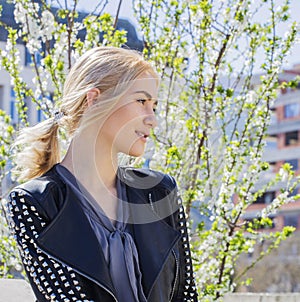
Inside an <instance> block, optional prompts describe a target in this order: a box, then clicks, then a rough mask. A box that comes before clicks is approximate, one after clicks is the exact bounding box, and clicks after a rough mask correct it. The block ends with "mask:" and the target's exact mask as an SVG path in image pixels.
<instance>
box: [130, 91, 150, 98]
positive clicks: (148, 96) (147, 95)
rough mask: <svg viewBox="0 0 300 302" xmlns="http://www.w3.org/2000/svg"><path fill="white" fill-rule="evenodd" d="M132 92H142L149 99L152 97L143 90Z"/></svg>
mask: <svg viewBox="0 0 300 302" xmlns="http://www.w3.org/2000/svg"><path fill="white" fill-rule="evenodd" d="M134 93H143V94H144V95H145V96H146V97H147V98H148V99H150V100H151V99H152V95H151V94H150V93H149V92H147V91H145V90H139V91H135V92H134Z"/></svg>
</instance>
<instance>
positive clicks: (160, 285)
mask: <svg viewBox="0 0 300 302" xmlns="http://www.w3.org/2000/svg"><path fill="white" fill-rule="evenodd" d="M119 177H121V180H122V181H124V183H125V184H126V186H127V195H128V200H130V201H134V202H133V204H136V203H142V204H147V205H149V206H148V208H147V209H148V210H146V211H148V212H147V213H146V215H147V217H149V216H150V215H151V213H152V215H154V216H156V218H157V217H159V216H160V215H161V214H162V211H161V210H162V209H161V207H159V206H158V204H159V202H158V201H160V200H162V199H164V198H166V201H168V202H165V203H164V204H167V206H168V207H169V209H168V211H170V213H171V215H168V216H166V215H162V218H159V219H153V221H152V222H149V223H146V224H141V223H137V224H132V236H133V238H134V240H135V242H136V245H137V249H138V253H139V256H140V266H141V271H142V273H143V287H144V290H145V294H146V297H147V300H148V301H149V302H158V301H161V302H165V301H173V302H179V301H180V302H182V301H197V294H196V288H195V284H194V280H193V271H192V263H191V254H190V249H189V241H188V233H187V227H186V219H185V214H184V210H183V206H182V202H181V199H180V196H179V195H178V191H177V187H176V184H175V181H174V180H173V178H171V177H169V176H167V175H163V174H161V173H158V172H153V171H145V170H135V169H131V168H130V169H129V168H126V169H120V175H119ZM145 177H146V178H147V180H148V181H149V180H150V182H151V181H154V183H155V186H152V185H151V186H147V187H146V188H143V189H137V188H134V184H136V183H137V182H138V181H142V183H143V184H144V183H145ZM143 179H144V180H143ZM158 180H159V181H158ZM144 215H145V213H144ZM6 216H7V218H8V222H9V225H10V228H11V230H12V232H13V234H14V235H15V238H16V240H17V243H18V246H19V250H20V254H21V257H22V261H23V264H24V267H25V270H26V273H27V276H28V279H29V281H30V283H31V286H32V288H33V290H34V293H35V295H36V297H37V299H38V301H39V302H43V301H63V302H68V301H85V302H87V301H90V302H91V301H95V302H98V301H99V302H106V301H107V302H111V301H117V299H116V297H115V294H114V292H115V290H114V287H113V285H112V282H111V279H110V276H109V272H108V269H107V265H106V262H105V259H104V256H103V253H102V249H101V247H99V245H98V241H97V239H96V237H95V234H94V233H93V231H92V230H91V228H90V225H89V224H88V222H87V220H86V218H85V215H84V213H83V212H82V209H81V207H80V205H79V202H78V200H77V198H76V195H75V194H74V193H73V192H72V190H71V188H69V187H68V185H67V184H65V183H64V182H63V180H62V179H61V178H60V177H59V175H58V174H57V172H56V170H55V167H54V168H52V169H51V170H50V171H49V172H47V173H46V174H45V175H44V176H42V177H40V178H37V179H35V180H32V181H30V182H28V183H26V184H24V185H22V186H19V187H17V188H15V189H14V190H13V191H12V192H11V193H10V196H9V200H8V203H7V211H6ZM154 216H153V217H154ZM165 216H166V217H165ZM135 219H137V220H139V219H141V218H140V217H135ZM170 276H171V277H170ZM170 278H171V279H170ZM165 284H169V286H168V288H166V286H165V287H164V285H165ZM162 297H163V298H162Z"/></svg>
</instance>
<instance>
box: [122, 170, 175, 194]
mask: <svg viewBox="0 0 300 302" xmlns="http://www.w3.org/2000/svg"><path fill="white" fill-rule="evenodd" d="M118 175H119V177H120V178H121V180H122V181H124V182H125V183H126V184H127V185H132V186H134V187H137V188H141V189H143V188H150V187H151V188H153V187H157V188H159V187H163V188H165V189H168V190H170V191H172V190H174V189H175V188H176V181H175V179H174V178H173V177H172V176H170V175H169V174H165V173H163V172H160V171H155V170H152V169H148V168H133V167H119V171H118Z"/></svg>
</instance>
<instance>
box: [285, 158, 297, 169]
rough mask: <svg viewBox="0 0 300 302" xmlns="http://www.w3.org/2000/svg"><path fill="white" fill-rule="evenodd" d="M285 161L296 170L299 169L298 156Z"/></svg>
mask: <svg viewBox="0 0 300 302" xmlns="http://www.w3.org/2000/svg"><path fill="white" fill-rule="evenodd" d="M285 163H287V164H290V165H291V166H292V169H293V170H294V171H297V170H298V159H297V158H296V159H289V160H286V161H285Z"/></svg>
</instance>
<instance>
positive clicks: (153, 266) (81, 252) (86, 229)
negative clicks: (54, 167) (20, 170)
mask: <svg viewBox="0 0 300 302" xmlns="http://www.w3.org/2000/svg"><path fill="white" fill-rule="evenodd" d="M55 174H56V173H55ZM55 177H56V178H57V179H56V180H57V181H62V180H61V179H60V177H59V175H58V174H56V175H55ZM122 178H123V177H122V176H121V180H122ZM132 181H134V179H132ZM126 189H127V196H128V200H129V202H130V203H131V205H132V206H131V215H132V216H131V217H132V222H137V223H133V224H132V227H131V232H132V234H131V235H132V236H133V238H134V241H135V243H136V247H137V250H138V254H139V260H140V267H141V271H142V273H143V286H144V291H145V295H146V297H148V296H149V294H150V291H151V289H152V287H153V285H154V283H155V280H156V279H157V277H158V275H159V273H160V271H161V269H162V267H163V265H164V263H165V261H166V259H167V257H168V255H169V253H170V252H171V250H172V248H173V246H174V245H175V243H176V242H177V240H178V239H179V237H180V234H179V233H178V232H177V231H176V230H174V229H173V228H172V227H170V226H169V225H168V224H167V223H165V222H164V221H163V220H160V219H158V216H157V215H156V214H155V213H154V212H153V211H152V210H151V207H150V206H149V205H147V206H144V207H143V211H135V208H134V207H135V205H136V204H143V205H145V204H148V200H147V195H146V194H147V193H146V191H145V190H143V189H136V188H134V187H132V186H130V185H129V183H128V182H126ZM153 190H154V188H153ZM63 198H64V201H63V202H62V204H63V206H62V208H61V209H60V210H59V213H58V214H57V216H56V217H55V219H54V220H53V221H52V222H51V223H50V225H48V226H47V227H46V228H45V230H44V231H43V232H42V233H41V234H40V236H39V238H38V245H39V247H40V248H41V249H42V250H43V251H45V252H46V253H47V254H49V256H52V257H53V258H56V259H58V260H60V261H62V262H63V263H65V264H66V265H68V266H70V267H72V268H74V269H75V270H77V271H78V272H79V273H81V274H82V275H84V276H86V277H88V278H90V279H91V280H93V281H94V282H96V283H98V285H100V286H102V287H103V286H104V287H105V288H107V289H108V290H109V291H111V292H112V293H113V292H114V287H113V284H112V281H111V278H110V274H109V270H108V267H107V263H106V261H105V257H104V254H103V252H102V249H101V246H100V245H99V242H98V240H97V238H96V235H95V234H94V232H93V230H92V228H91V226H90V223H89V221H88V220H87V218H86V216H85V213H84V212H83V210H82V208H81V205H80V200H79V199H78V196H77V195H76V194H75V193H74V192H73V190H72V189H71V188H70V187H69V186H68V185H67V184H66V185H65V194H64V197H63ZM143 219H146V220H147V221H151V222H149V223H144V224H143V223H141V221H143Z"/></svg>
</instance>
